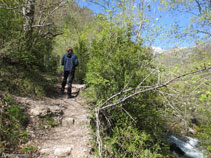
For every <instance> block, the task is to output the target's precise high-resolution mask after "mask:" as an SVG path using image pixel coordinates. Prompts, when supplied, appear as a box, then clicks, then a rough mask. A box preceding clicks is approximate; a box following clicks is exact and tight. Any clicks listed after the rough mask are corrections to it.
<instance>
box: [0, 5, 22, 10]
mask: <svg viewBox="0 0 211 158" xmlns="http://www.w3.org/2000/svg"><path fill="white" fill-rule="evenodd" d="M24 6H25V5H22V6H17V7H13V8H7V7H3V6H0V9H5V10H14V9H20V8H22V7H24Z"/></svg>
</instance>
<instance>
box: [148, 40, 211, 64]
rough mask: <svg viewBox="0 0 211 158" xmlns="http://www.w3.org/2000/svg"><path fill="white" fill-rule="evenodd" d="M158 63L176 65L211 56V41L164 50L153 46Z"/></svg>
mask: <svg viewBox="0 0 211 158" xmlns="http://www.w3.org/2000/svg"><path fill="white" fill-rule="evenodd" d="M151 49H152V51H153V54H154V56H155V61H156V63H157V62H158V63H160V64H164V65H175V64H180V63H183V64H184V63H187V62H190V61H191V60H200V59H203V60H204V59H206V58H210V57H211V41H209V42H204V43H201V44H198V45H195V46H192V47H176V48H173V49H168V50H163V49H161V48H159V47H151Z"/></svg>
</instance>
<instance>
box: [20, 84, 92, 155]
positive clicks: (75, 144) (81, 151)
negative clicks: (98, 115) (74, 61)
mask: <svg viewBox="0 0 211 158" xmlns="http://www.w3.org/2000/svg"><path fill="white" fill-rule="evenodd" d="M73 87H74V88H73V92H74V91H75V93H76V92H77V91H78V90H79V89H82V88H83V85H73ZM19 100H20V98H19ZM22 102H25V103H28V104H30V109H29V113H30V115H31V117H32V120H36V119H35V118H36V117H43V116H46V115H49V114H50V115H54V116H56V117H57V121H58V122H59V125H58V126H56V127H54V128H50V129H47V130H45V131H46V132H45V133H42V134H40V135H39V136H35V137H36V138H37V137H38V139H37V149H38V154H37V155H36V157H39V158H60V157H65V158H90V157H92V156H91V155H90V154H89V153H90V150H91V148H90V144H89V143H90V141H91V136H90V129H89V128H88V126H89V124H90V120H89V119H88V114H89V110H88V106H87V105H86V104H85V103H84V100H83V98H81V96H80V94H79V96H77V97H75V98H71V99H67V96H66V95H65V94H64V95H61V94H59V93H58V95H57V97H56V98H47V99H45V100H44V101H32V100H31V101H30V100H27V99H25V100H24V99H23V98H22ZM56 117H55V118H56ZM35 122H36V121H35ZM29 128H33V127H32V125H31V127H29ZM30 131H32V132H33V130H32V129H30ZM38 133H39V132H38ZM32 135H33V134H32ZM34 135H37V134H34ZM36 138H35V139H36Z"/></svg>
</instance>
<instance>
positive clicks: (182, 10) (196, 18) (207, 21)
mask: <svg viewBox="0 0 211 158" xmlns="http://www.w3.org/2000/svg"><path fill="white" fill-rule="evenodd" d="M160 3H161V5H163V6H165V9H169V10H170V11H173V13H174V14H176V15H181V14H182V15H183V14H186V15H189V17H190V19H189V20H190V24H189V25H188V26H187V27H186V28H185V29H183V32H182V34H183V35H184V34H186V35H189V36H190V37H194V38H195V39H197V40H201V39H204V40H207V39H210V37H211V2H210V1H209V0H160Z"/></svg>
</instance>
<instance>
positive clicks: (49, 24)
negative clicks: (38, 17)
mask: <svg viewBox="0 0 211 158" xmlns="http://www.w3.org/2000/svg"><path fill="white" fill-rule="evenodd" d="M50 25H52V23H48V24H45V25H33V26H32V27H33V28H34V27H45V26H50Z"/></svg>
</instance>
